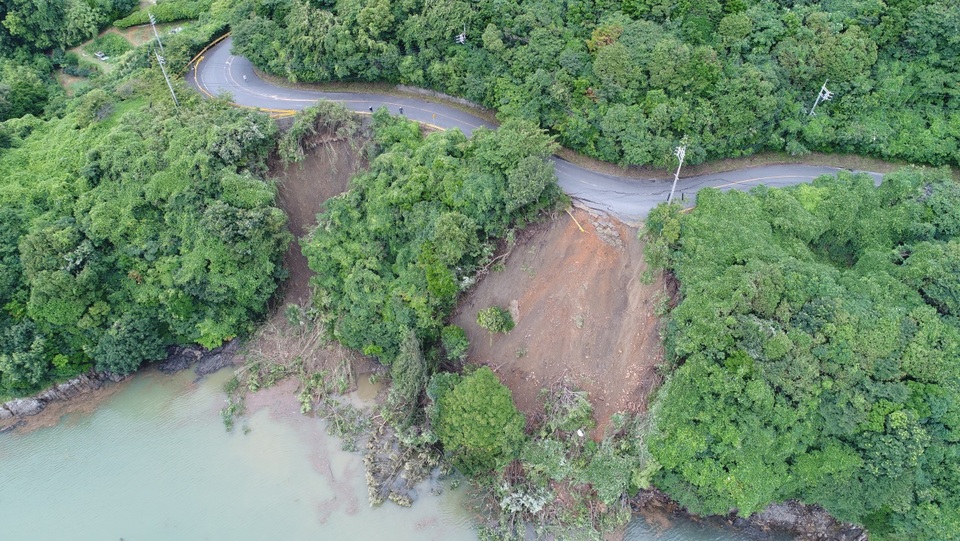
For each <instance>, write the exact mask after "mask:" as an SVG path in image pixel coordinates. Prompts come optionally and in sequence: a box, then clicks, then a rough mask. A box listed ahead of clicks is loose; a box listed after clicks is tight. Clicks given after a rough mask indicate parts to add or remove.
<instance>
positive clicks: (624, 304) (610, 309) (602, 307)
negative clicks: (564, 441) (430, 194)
mask: <svg viewBox="0 0 960 541" xmlns="http://www.w3.org/2000/svg"><path fill="white" fill-rule="evenodd" d="M573 216H574V217H575V218H576V220H577V221H579V223H580V224H581V225H582V226H583V229H584V231H583V232H581V231H580V229H579V228H578V226H577V224H576V222H574V220H573V219H571V217H570V216H568V215H567V214H565V213H562V214H560V215H559V216H558V217H557V218H554V219H552V220H550V221H547V222H545V223H541V224H538V225H535V226H533V227H531V228H528V229H527V230H526V231H524V232H523V234H522V235H521V236H520V237H521V238H519V239H518V241H517V244H516V247H515V248H514V249H513V251H512V253H511V255H510V256H509V257H508V258H507V260H506V265H505V268H504V270H502V271H500V272H491V273H490V274H488V275H487V276H486V277H485V278H484V279H483V280H482V281H481V282H480V283H479V284H478V285H477V286H475V287H474V289H473V290H472V291H470V293H469V294H468V295H467V296H466V298H464V299H463V301H462V302H461V303H460V305H459V307H458V309H457V313H456V314H455V315H454V317H453V322H454V323H456V324H457V325H460V326H462V327H463V328H464V329H465V330H466V331H467V335H468V336H469V338H470V342H471V347H470V357H469V360H470V361H471V362H477V363H483V364H486V365H489V366H490V367H491V368H493V369H494V370H495V371H496V372H497V373H498V374H499V375H500V377H501V379H502V380H503V382H504V383H505V384H506V385H507V386H509V387H510V388H511V389H512V390H513V393H514V400H515V401H516V402H517V405H518V407H520V409H521V410H522V411H523V412H524V413H525V414H526V415H527V418H528V420H529V419H532V418H534V417H535V416H536V415H538V414H539V413H540V411H541V409H542V408H541V406H540V402H539V401H538V399H537V395H538V393H539V391H540V389H542V388H546V387H550V386H551V385H555V384H557V383H558V382H562V381H563V380H567V381H569V382H572V383H574V384H576V385H577V386H579V387H581V388H582V389H584V390H586V391H588V392H589V393H590V399H591V402H592V403H593V404H594V412H595V416H596V418H597V419H598V421H599V422H600V426H599V427H598V429H597V430H596V431H595V433H594V435H595V436H600V435H602V431H603V428H604V426H605V425H606V422H607V421H608V420H609V418H610V416H611V415H612V414H613V413H615V412H618V411H629V412H639V411H643V410H644V409H645V407H646V398H647V395H648V394H649V393H650V391H651V389H652V388H653V387H654V386H655V384H656V383H657V375H656V371H655V366H656V365H657V364H658V363H659V362H660V361H661V359H662V356H663V351H662V347H661V345H660V340H659V337H658V331H657V321H658V319H657V317H656V315H655V313H654V310H655V304H656V303H657V301H658V299H660V298H665V297H664V296H665V295H666V293H665V285H664V282H663V281H662V280H661V279H657V280H654V281H653V282H652V283H650V284H644V283H643V282H642V280H641V274H642V273H643V271H644V270H645V269H646V264H645V262H644V261H643V246H642V245H641V244H640V243H639V242H638V241H637V240H636V230H635V229H632V228H629V227H626V226H624V225H622V224H620V223H619V222H617V221H615V220H612V219H610V218H598V217H596V216H593V215H591V214H588V213H586V212H584V211H580V210H575V211H574V212H573ZM491 305H500V306H503V307H511V305H513V311H514V312H515V315H517V313H518V317H516V318H515V319H516V324H517V326H516V328H515V329H514V330H513V331H511V332H510V333H509V334H506V335H495V336H494V337H493V339H492V340H491V339H490V336H489V334H488V333H487V332H486V331H485V330H483V329H481V328H480V327H479V326H478V325H477V323H476V315H477V312H478V311H479V310H481V309H483V308H486V307H488V306H491Z"/></svg>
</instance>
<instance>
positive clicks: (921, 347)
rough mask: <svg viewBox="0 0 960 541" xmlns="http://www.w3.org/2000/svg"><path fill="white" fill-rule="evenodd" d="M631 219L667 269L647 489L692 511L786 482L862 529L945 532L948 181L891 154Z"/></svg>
mask: <svg viewBox="0 0 960 541" xmlns="http://www.w3.org/2000/svg"><path fill="white" fill-rule="evenodd" d="M677 211H678V209H677V208H675V207H669V206H662V207H660V208H658V209H657V211H656V212H655V213H654V214H652V215H651V217H650V220H649V222H648V230H649V232H650V234H651V235H653V236H655V237H656V239H657V243H658V245H659V248H660V249H659V250H657V251H656V252H658V253H656V254H655V255H658V256H659V258H660V259H661V260H663V259H664V258H665V259H666V261H667V262H668V266H669V268H670V269H672V271H673V272H674V273H675V275H676V277H677V279H678V280H679V282H680V284H681V289H680V297H681V300H680V303H679V304H678V306H677V307H676V308H675V309H674V310H673V311H672V313H671V314H670V316H669V323H668V324H667V326H666V343H665V346H666V351H667V357H668V361H669V363H670V366H671V367H675V368H667V370H668V371H669V372H672V373H671V374H670V376H669V377H668V378H667V381H666V383H665V384H664V386H663V388H662V389H661V390H660V391H659V392H658V394H657V396H656V399H655V401H654V404H653V410H652V412H653V419H654V422H655V423H656V428H655V430H654V432H653V436H652V438H651V440H650V451H651V453H652V454H653V456H654V457H655V458H656V460H657V461H658V462H659V463H660V464H661V465H662V467H663V470H662V472H661V473H660V474H659V475H658V476H657V477H656V479H655V482H656V484H657V486H658V487H660V488H662V489H663V490H665V491H667V492H668V493H669V494H670V495H672V496H673V497H674V498H676V499H677V500H678V501H679V502H680V503H681V504H682V505H684V506H686V507H687V508H688V509H690V510H692V511H693V512H696V513H727V512H728V511H730V510H736V511H737V512H738V513H739V514H741V515H743V516H746V515H749V514H751V513H753V512H755V511H758V510H760V509H762V508H763V507H764V506H766V505H767V504H768V503H770V502H774V501H782V500H785V499H789V498H795V499H799V500H801V501H803V502H807V503H818V504H820V505H822V506H823V507H825V508H826V509H827V510H828V511H830V512H831V513H832V514H833V515H835V516H836V517H838V518H840V519H842V520H849V521H854V522H858V523H861V524H865V525H866V526H867V527H868V528H869V529H870V532H871V536H872V537H876V538H877V539H929V540H934V539H954V538H956V533H957V532H958V531H960V490H958V487H960V478H958V477H957V473H958V472H960V445H958V438H960V319H958V318H960V272H958V271H960V249H958V248H960V186H958V184H957V182H955V181H954V180H953V179H952V178H951V177H950V174H949V172H948V171H946V170H922V169H907V170H903V171H900V172H898V173H895V174H891V175H888V176H887V177H886V178H885V179H884V181H883V184H882V185H881V186H880V187H879V188H876V187H874V185H873V181H872V179H871V178H870V177H869V176H867V175H851V174H843V173H841V174H840V175H838V176H837V177H832V176H826V177H821V178H819V179H817V180H816V181H814V183H813V184H811V185H799V186H795V187H792V188H786V189H767V188H762V187H761V188H756V189H754V190H753V191H752V192H751V193H750V194H745V193H742V192H738V191H730V192H727V193H720V192H718V191H716V190H706V191H701V192H700V194H699V195H698V199H697V209H696V212H693V213H690V214H688V215H680V214H678V212H677Z"/></svg>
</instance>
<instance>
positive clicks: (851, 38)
mask: <svg viewBox="0 0 960 541" xmlns="http://www.w3.org/2000/svg"><path fill="white" fill-rule="evenodd" d="M234 18H235V20H234V25H233V31H234V34H233V35H234V49H235V51H236V52H237V54H242V55H244V56H246V57H248V58H250V59H251V60H252V61H253V62H254V63H255V64H256V65H258V66H259V67H260V68H262V69H265V70H266V71H269V72H271V73H275V74H277V75H281V76H284V77H289V78H291V79H293V80H298V81H328V80H339V79H346V80H350V79H360V80H376V81H381V80H387V81H397V82H401V83H405V84H411V85H417V86H426V87H430V88H434V89H436V90H440V91H444V92H448V93H451V94H455V95H458V96H463V97H466V98H468V99H471V100H473V101H475V102H478V103H481V104H483V105H486V106H489V107H493V108H495V109H497V110H498V111H499V115H500V116H501V118H502V119H507V118H522V119H526V120H529V121H533V122H536V123H538V124H539V125H540V126H542V127H544V128H547V129H549V130H550V131H551V132H553V133H554V134H556V135H557V136H558V141H559V142H560V143H561V144H562V145H563V146H566V147H569V148H572V149H575V150H578V151H580V152H583V153H585V154H588V155H590V156H593V157H595V158H599V159H601V160H605V161H609V162H614V163H619V164H624V165H626V164H650V163H652V164H656V165H664V164H667V163H671V160H672V152H671V149H672V147H673V146H675V145H676V144H677V142H678V141H680V140H681V139H682V138H684V137H685V138H686V139H687V141H688V145H689V146H688V150H687V159H688V161H690V162H691V163H698V162H701V161H704V160H708V159H716V158H721V157H731V156H734V157H735V156H743V155H748V154H751V153H754V152H757V151H760V150H776V151H786V152H789V153H791V154H795V155H798V154H803V153H805V152H807V151H809V150H817V151H826V152H851V153H858V154H864V155H871V156H877V157H880V158H886V159H894V160H905V161H910V162H914V163H930V164H935V165H940V164H957V163H960V146H958V139H960V37H958V36H960V34H958V32H957V28H958V25H960V10H958V9H957V8H956V4H955V2H953V1H952V0H888V1H886V2H883V1H880V0H843V1H835V0H824V1H805V0H703V1H698V2H690V1H680V2H677V1H673V0H670V1H666V0H622V1H620V0H571V1H568V2H555V1H553V0H518V1H516V2H500V1H497V0H478V1H470V2H468V1H465V0H450V1H445V2H424V1H418V0H393V1H391V0H369V1H359V0H339V1H333V0H251V1H249V2H244V3H241V4H239V7H238V8H237V11H236V13H235V15H234ZM464 31H465V32H466V43H465V44H462V45H461V44H459V43H457V41H456V40H455V38H456V36H458V35H459V34H460V33H461V32H464ZM827 79H829V83H828V85H827V86H828V88H829V89H830V90H831V91H833V92H835V97H834V99H833V100H832V101H828V102H826V103H824V104H823V105H821V106H820V107H818V109H817V115H816V116H808V115H807V110H808V109H809V108H810V107H811V106H812V105H813V101H814V99H815V97H816V95H817V92H818V91H819V90H820V87H821V85H822V84H823V83H824V81H825V80H827Z"/></svg>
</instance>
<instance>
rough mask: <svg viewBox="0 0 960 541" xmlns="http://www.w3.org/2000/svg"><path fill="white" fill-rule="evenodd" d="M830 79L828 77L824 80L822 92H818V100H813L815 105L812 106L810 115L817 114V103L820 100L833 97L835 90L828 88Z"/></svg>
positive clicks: (827, 99)
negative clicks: (831, 90)
mask: <svg viewBox="0 0 960 541" xmlns="http://www.w3.org/2000/svg"><path fill="white" fill-rule="evenodd" d="M829 80H830V79H827V80H826V81H824V82H823V86H821V87H820V93H819V94H817V100H816V101H815V102H813V107H811V108H810V116H817V113H815V112H814V111H816V109H817V105H818V104H819V103H820V102H822V101H829V100H831V99H833V92H830V91H829V90H827V81H829Z"/></svg>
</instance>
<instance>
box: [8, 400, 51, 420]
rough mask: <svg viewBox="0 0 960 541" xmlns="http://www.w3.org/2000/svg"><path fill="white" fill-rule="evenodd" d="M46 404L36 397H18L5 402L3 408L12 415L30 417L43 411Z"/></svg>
mask: <svg viewBox="0 0 960 541" xmlns="http://www.w3.org/2000/svg"><path fill="white" fill-rule="evenodd" d="M46 405H47V404H46V402H41V401H40V400H37V399H36V398H16V399H14V400H11V401H9V402H7V403H6V404H4V405H3V409H5V410H7V411H9V412H10V413H11V414H12V415H11V417H29V416H31V415H36V414H38V413H40V412H41V411H43V408H44V406H46Z"/></svg>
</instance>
